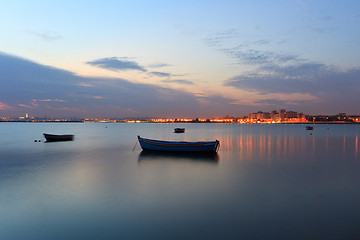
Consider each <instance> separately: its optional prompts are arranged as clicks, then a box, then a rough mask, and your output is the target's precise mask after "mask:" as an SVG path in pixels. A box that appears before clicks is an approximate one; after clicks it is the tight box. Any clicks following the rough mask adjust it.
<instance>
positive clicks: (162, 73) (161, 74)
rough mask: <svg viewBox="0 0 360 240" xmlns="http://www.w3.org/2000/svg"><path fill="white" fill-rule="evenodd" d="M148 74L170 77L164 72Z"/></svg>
mask: <svg viewBox="0 0 360 240" xmlns="http://www.w3.org/2000/svg"><path fill="white" fill-rule="evenodd" d="M150 74H152V75H155V76H157V77H170V76H171V74H170V73H166V72H150Z"/></svg>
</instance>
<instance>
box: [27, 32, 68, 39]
mask: <svg viewBox="0 0 360 240" xmlns="http://www.w3.org/2000/svg"><path fill="white" fill-rule="evenodd" d="M28 33H30V34H32V35H34V36H36V37H38V38H40V39H42V40H45V41H55V40H59V39H61V38H62V36H61V35H60V34H59V33H57V32H54V31H49V30H44V31H41V32H34V31H28Z"/></svg>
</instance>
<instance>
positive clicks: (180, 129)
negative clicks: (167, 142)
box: [174, 128, 185, 133]
mask: <svg viewBox="0 0 360 240" xmlns="http://www.w3.org/2000/svg"><path fill="white" fill-rule="evenodd" d="M184 132H185V128H175V129H174V133H184Z"/></svg>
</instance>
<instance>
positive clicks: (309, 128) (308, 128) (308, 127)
mask: <svg viewBox="0 0 360 240" xmlns="http://www.w3.org/2000/svg"><path fill="white" fill-rule="evenodd" d="M306 130H314V127H311V126H306Z"/></svg>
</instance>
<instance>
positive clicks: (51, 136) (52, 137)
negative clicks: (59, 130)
mask: <svg viewBox="0 0 360 240" xmlns="http://www.w3.org/2000/svg"><path fill="white" fill-rule="evenodd" d="M44 137H45V139H46V141H47V142H59V141H72V140H73V139H74V135H55V134H47V133H44Z"/></svg>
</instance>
